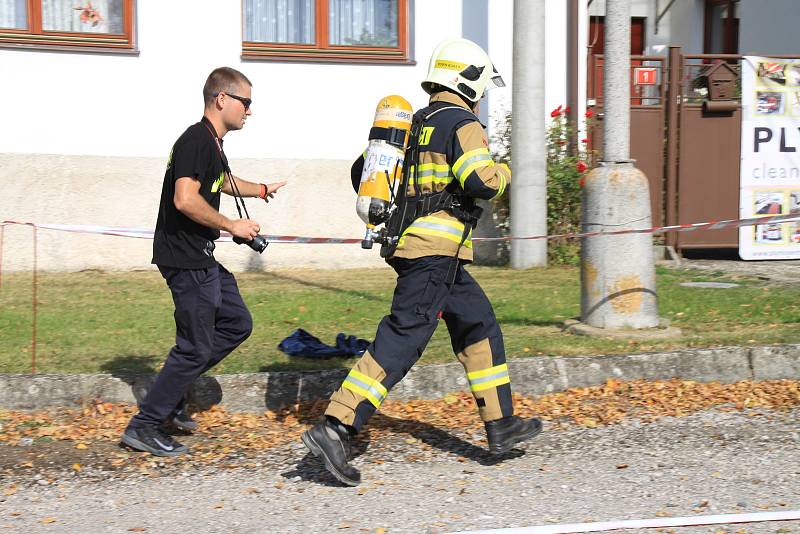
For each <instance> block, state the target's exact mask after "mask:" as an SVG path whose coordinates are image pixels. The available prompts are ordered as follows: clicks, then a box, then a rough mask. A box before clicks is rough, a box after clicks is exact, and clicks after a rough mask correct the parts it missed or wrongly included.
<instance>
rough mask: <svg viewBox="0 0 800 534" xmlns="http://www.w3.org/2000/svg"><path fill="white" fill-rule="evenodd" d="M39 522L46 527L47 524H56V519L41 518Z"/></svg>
mask: <svg viewBox="0 0 800 534" xmlns="http://www.w3.org/2000/svg"><path fill="white" fill-rule="evenodd" d="M39 522H40V523H44V524H45V525H47V524H48V523H55V522H56V518H55V517H43V518H42V519H41V520H40V521H39Z"/></svg>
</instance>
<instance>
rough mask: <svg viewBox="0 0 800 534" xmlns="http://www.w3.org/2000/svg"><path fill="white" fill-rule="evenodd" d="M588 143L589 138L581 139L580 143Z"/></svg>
mask: <svg viewBox="0 0 800 534" xmlns="http://www.w3.org/2000/svg"><path fill="white" fill-rule="evenodd" d="M588 142H589V138H588V137H587V138H586V139H581V143H584V144H586V143H588Z"/></svg>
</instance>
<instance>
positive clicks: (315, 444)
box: [300, 417, 361, 486]
mask: <svg viewBox="0 0 800 534" xmlns="http://www.w3.org/2000/svg"><path fill="white" fill-rule="evenodd" d="M350 438H351V436H350V432H349V430H348V429H347V427H346V426H344V425H343V424H342V423H340V422H339V421H335V420H332V419H329V418H327V417H326V418H325V420H324V421H321V422H319V423H317V424H316V425H314V426H313V427H311V428H310V429H308V430H306V431H305V432H303V435H302V436H300V439H302V440H303V444H304V445H305V446H306V447H308V450H310V451H311V452H312V453H313V454H314V456H316V457H318V458H321V459H322V461H324V462H325V468H326V469H327V470H328V471H330V473H331V474H332V475H333V476H335V477H336V478H337V480H339V481H340V482H341V483H343V484H347V485H348V486H358V484H359V482H361V473H359V472H358V470H357V469H355V468H354V467H352V466H350V465H348V463H347V461H348V460H349V459H350Z"/></svg>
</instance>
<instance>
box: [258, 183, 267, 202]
mask: <svg viewBox="0 0 800 534" xmlns="http://www.w3.org/2000/svg"><path fill="white" fill-rule="evenodd" d="M258 185H259V187H260V189H259V191H258V198H261V199H264V198H267V186H266V185H264V184H258Z"/></svg>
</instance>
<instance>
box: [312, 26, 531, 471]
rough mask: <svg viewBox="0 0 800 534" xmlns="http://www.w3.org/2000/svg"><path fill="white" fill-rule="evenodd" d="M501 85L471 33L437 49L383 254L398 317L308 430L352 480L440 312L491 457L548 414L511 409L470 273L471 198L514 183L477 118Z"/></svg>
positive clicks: (486, 310) (491, 320) (500, 359)
mask: <svg viewBox="0 0 800 534" xmlns="http://www.w3.org/2000/svg"><path fill="white" fill-rule="evenodd" d="M504 86H505V84H504V83H503V80H502V78H501V77H500V75H499V74H498V72H497V71H496V70H495V68H494V66H493V65H492V62H491V61H490V59H489V56H488V55H487V54H486V52H485V51H484V50H483V49H482V48H481V47H480V46H478V45H477V44H475V43H473V42H471V41H469V40H466V39H450V40H446V41H444V42H442V43H440V44H439V45H438V46H437V47H436V49H435V50H434V52H433V55H432V57H431V60H430V65H429V67H428V74H427V77H426V78H425V81H423V82H422V88H423V89H424V90H425V91H426V92H427V93H428V94H430V103H429V105H428V107H426V108H424V109H421V110H419V111H418V112H417V113H415V114H414V120H413V124H412V127H411V136H410V144H409V148H408V149H407V150H406V157H405V160H406V161H405V163H404V167H403V169H404V175H403V182H402V183H401V187H400V190H399V192H398V197H399V198H398V200H397V204H398V205H397V208H398V209H396V210H394V212H393V215H392V218H390V219H389V221H388V222H387V224H386V227H387V229H388V231H389V236H390V238H391V236H392V235H394V236H395V238H396V239H394V240H393V239H389V240H388V242H387V243H386V244H384V246H383V247H382V250H381V254H382V255H383V256H384V257H386V258H387V262H388V263H389V265H391V267H392V268H393V269H394V270H395V271H396V272H397V286H396V288H395V291H394V297H393V300H392V307H391V313H390V314H389V315H387V316H386V317H384V318H383V320H382V321H381V322H380V324H379V326H378V330H377V332H376V334H375V339H374V341H373V342H372V343H371V344H370V346H369V347H368V349H367V351H366V352H365V353H364V355H363V357H362V358H361V359H360V360H359V361H358V362H357V363H356V365H355V367H353V369H352V370H351V371H350V373H349V374H348V375H347V377H346V378H345V380H344V382H343V383H342V385H341V387H340V388H339V389H338V390H337V391H336V392H335V393H334V394H333V396H332V397H331V399H330V404H329V406H328V408H327V410H326V411H325V417H324V419H323V421H321V422H320V423H318V424H316V425H315V426H313V427H312V428H311V429H309V430H308V431H306V432H305V433H304V434H303V435H302V440H303V443H304V444H305V445H306V447H308V448H309V450H310V451H311V452H312V453H313V454H315V455H316V456H318V457H320V458H322V460H323V461H324V463H325V467H326V468H327V469H328V470H329V471H330V472H331V473H332V474H333V475H334V476H335V477H336V478H337V479H338V480H340V481H341V482H343V483H344V484H347V485H352V486H355V485H357V484H358V483H359V482H360V479H361V475H360V473H359V472H358V470H356V469H355V468H354V467H352V466H351V465H349V464H348V461H349V460H350V443H351V441H352V439H353V437H354V436H355V435H356V434H357V433H358V431H360V430H361V429H362V428H363V426H364V425H365V424H366V422H367V421H368V420H369V418H370V416H372V414H373V413H375V411H376V410H377V409H378V408H379V407H380V405H381V403H382V402H383V400H384V399H385V398H386V396H387V394H388V393H389V390H391V389H392V387H393V386H394V385H395V384H397V383H398V382H399V381H400V380H401V379H402V378H403V377H404V376H405V375H406V373H407V372H408V370H409V369H410V368H411V367H412V366H413V365H414V363H415V362H416V361H417V360H418V359H419V357H420V356H421V355H422V352H423V351H424V349H425V346H426V345H427V343H428V341H429V340H430V338H431V336H432V335H433V333H434V331H435V330H436V327H437V325H438V323H439V319H444V322H445V324H446V325H447V330H448V332H449V334H450V339H451V343H452V347H453V351H454V352H455V354H456V355H457V357H458V360H459V361H460V362H461V363H462V365H463V366H464V369H465V371H466V374H467V379H468V381H469V385H470V389H471V390H472V394H473V396H474V398H475V402H476V404H477V406H478V411H479V413H480V416H481V418H482V419H483V421H484V423H485V428H486V434H487V439H488V442H489V451H490V453H492V454H502V453H505V452H507V451H509V450H510V449H511V448H512V447H513V446H514V445H515V444H517V443H519V442H521V441H524V440H527V439H530V438H532V437H534V436H536V435H537V434H538V433H539V432H541V430H542V423H541V421H540V420H538V419H536V418H531V419H527V420H526V419H522V418H520V417H518V416H516V415H514V407H513V403H512V399H511V384H510V382H511V381H510V377H509V372H508V366H507V364H506V357H505V350H504V347H503V335H502V333H501V331H500V326H499V325H498V323H497V319H496V317H495V315H494V311H493V310H492V306H491V304H490V303H489V300H488V299H487V297H486V295H485V294H484V292H483V290H482V289H481V287H480V286H479V285H478V283H477V282H476V281H475V279H474V278H472V276H471V275H470V274H469V273H468V272H467V270H466V269H465V268H464V266H465V264H467V263H470V262H471V261H472V241H471V231H472V229H473V228H474V227H475V225H476V224H477V220H478V217H480V208H478V207H476V206H475V202H474V199H492V198H497V197H499V196H501V195H502V194H503V193H504V192H505V190H506V189H507V187H508V185H509V183H510V181H511V171H510V169H509V168H508V166H506V165H504V164H497V163H495V161H494V159H493V158H492V155H491V153H490V152H489V149H488V142H487V137H486V134H485V132H484V129H483V125H482V124H481V123H480V121H479V120H478V118H477V116H476V115H475V113H476V111H477V109H478V104H479V101H480V99H481V98H482V97H483V95H484V92H485V91H486V90H488V89H490V88H493V87H504ZM363 164H364V159H363V155H362V157H360V158H359V159H358V160H356V162H355V163H354V165H353V169H352V181H353V187H354V189H356V191H358V186H359V181H360V177H361V168H362V167H363Z"/></svg>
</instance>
